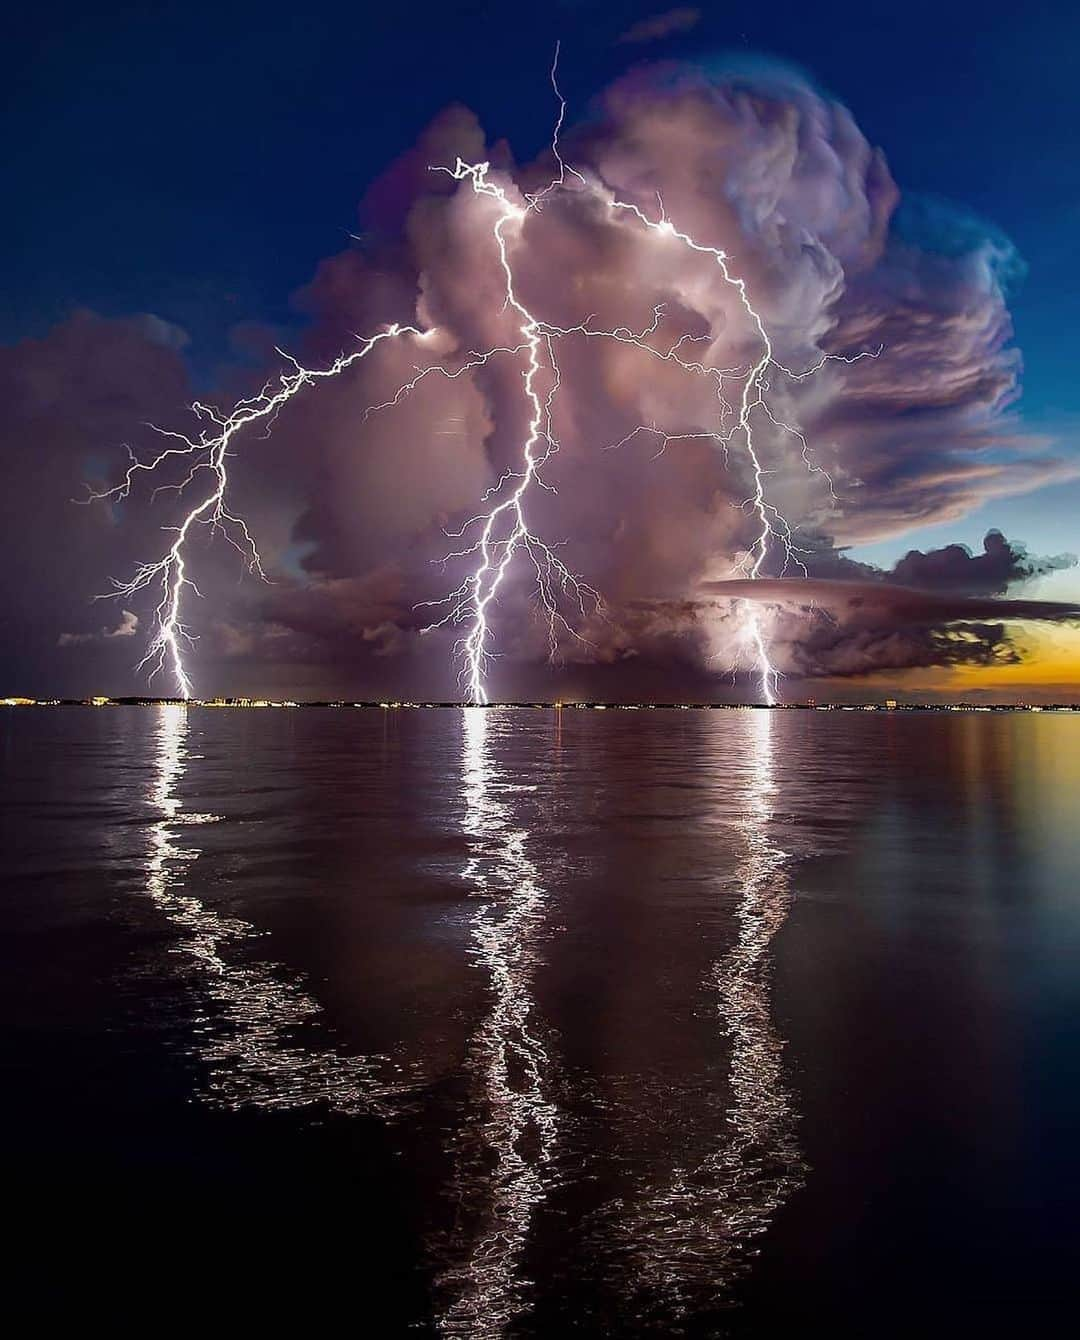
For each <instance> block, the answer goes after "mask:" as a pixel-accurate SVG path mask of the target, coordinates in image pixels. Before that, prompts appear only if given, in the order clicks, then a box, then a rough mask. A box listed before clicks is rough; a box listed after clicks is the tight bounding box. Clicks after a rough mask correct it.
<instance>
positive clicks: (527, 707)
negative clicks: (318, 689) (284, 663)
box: [0, 697, 1080, 712]
mask: <svg viewBox="0 0 1080 1340" xmlns="http://www.w3.org/2000/svg"><path fill="white" fill-rule="evenodd" d="M0 707H92V708H101V707H185V708H188V709H193V708H211V709H214V710H220V709H222V708H233V709H236V710H240V709H244V710H253V709H274V708H276V709H279V710H280V709H282V708H313V707H316V708H333V709H337V710H353V711H357V710H360V711H382V712H386V711H439V710H446V709H453V710H455V711H460V710H461V709H462V708H466V707H468V708H470V709H473V708H480V709H482V710H485V711H489V710H497V709H500V708H502V709H507V708H512V709H515V710H520V711H568V712H746V711H755V712H1080V703H971V702H956V703H904V702H899V701H893V700H886V701H885V702H881V703H843V702H836V703H833V702H830V703H818V702H801V703H774V704H772V705H771V706H770V705H769V704H767V703H604V702H499V703H462V702H404V701H393V702H347V701H344V700H317V701H308V702H300V701H294V700H292V699H288V700H282V701H276V700H271V699H268V698H198V699H196V698H191V699H184V698H103V697H95V698H23V697H10V698H0Z"/></svg>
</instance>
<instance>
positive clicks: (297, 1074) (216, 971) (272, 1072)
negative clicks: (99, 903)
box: [145, 706, 386, 1113]
mask: <svg viewBox="0 0 1080 1340" xmlns="http://www.w3.org/2000/svg"><path fill="white" fill-rule="evenodd" d="M189 729H190V722H189V717H188V709H187V708H186V707H182V706H163V707H161V708H159V709H158V713H157V723H156V727H155V734H154V746H153V777H152V782H151V787H150V793H149V800H150V805H151V807H152V810H153V812H154V815H155V817H154V820H153V822H152V823H151V825H150V829H149V843H150V846H149V852H148V855H147V860H146V867H145V875H146V878H145V889H146V893H147V894H148V896H149V898H150V900H151V902H152V903H153V905H154V906H155V907H156V908H157V910H158V911H159V912H160V913H161V914H162V915H163V916H164V917H165V918H166V919H167V921H168V922H169V924H170V925H171V927H172V929H173V931H174V932H175V933H176V941H175V943H174V945H173V946H172V949H171V952H172V953H173V954H176V955H179V956H180V957H181V958H182V959H183V960H184V961H185V964H186V967H187V969H188V970H189V973H190V977H191V979H192V981H193V983H194V985H195V987H196V989H197V991H198V993H199V995H200V997H201V998H202V1000H203V1001H204V1002H205V1004H204V1005H203V1006H201V1007H200V1009H199V1013H198V1015H197V1017H196V1019H195V1021H194V1026H193V1027H192V1029H191V1036H192V1038H193V1039H194V1044H193V1045H194V1050H195V1053H196V1055H197V1057H198V1059H199V1060H200V1061H201V1062H202V1063H203V1064H204V1065H205V1066H206V1068H207V1074H208V1079H207V1093H206V1094H205V1097H206V1099H207V1101H209V1102H211V1103H212V1104H214V1105H217V1106H222V1107H226V1108H231V1109H236V1108H241V1107H248V1106H252V1107H263V1108H275V1109H287V1108H297V1107H306V1106H309V1105H313V1104H322V1105H324V1106H326V1107H329V1108H330V1109H331V1110H333V1111H337V1112H343V1113H356V1112H360V1111H368V1110H370V1109H371V1108H372V1107H377V1106H378V1103H379V1100H380V1098H381V1097H383V1096H385V1092H386V1089H385V1085H382V1084H381V1083H380V1082H378V1081H377V1078H376V1067H377V1065H378V1064H379V1062H380V1060H381V1058H374V1057H365V1056H349V1055H345V1054H342V1053H339V1052H337V1051H335V1050H333V1049H330V1048H326V1047H322V1046H318V1045H314V1046H313V1045H312V1044H311V1041H310V1039H306V1038H305V1037H304V1034H303V1030H304V1028H305V1026H310V1025H311V1024H312V1022H313V1021H315V1020H316V1019H317V1016H319V1015H320V1013H321V1007H320V1005H319V1004H318V1002H317V1001H316V1000H315V999H314V998H313V997H312V996H311V995H309V994H308V992H307V991H306V990H305V989H304V987H303V985H302V984H301V982H300V980H299V979H298V978H297V977H296V976H295V975H293V974H291V973H289V972H288V971H287V970H286V969H285V968H284V967H283V966H282V965H281V964H278V963H274V962H269V961H259V960H247V961H245V960H244V958H243V947H244V944H245V942H247V941H249V940H251V939H253V938H255V937H256V936H258V934H259V932H258V931H257V930H256V928H255V927H254V926H253V925H252V924H251V923H250V922H248V921H244V920H243V919H242V918H240V917H233V916H227V915H224V914H222V913H221V912H218V911H217V910H215V909H214V908H213V907H211V906H210V905H209V904H208V903H207V902H204V901H202V900H200V899H199V898H196V897H194V896H193V895H192V894H190V893H187V892H186V891H185V889H186V885H187V882H188V881H187V872H188V870H189V869H190V867H191V865H192V863H193V862H195V861H196V860H197V859H198V858H199V855H200V849H199V847H198V846H197V845H196V843H197V841H198V832H199V829H200V828H201V827H203V826H205V825H207V824H212V823H215V822H217V821H218V820H219V818H220V817H221V816H219V815H216V814H200V813H194V812H190V811H186V810H185V809H184V808H183V802H182V800H181V798H180V794H179V792H180V787H181V784H182V782H183V779H184V774H185V769H186V766H187V760H188V746H187V739H188V732H189Z"/></svg>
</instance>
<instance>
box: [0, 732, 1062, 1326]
mask: <svg viewBox="0 0 1080 1340" xmlns="http://www.w3.org/2000/svg"><path fill="white" fill-rule="evenodd" d="M0 759H2V774H0V798H2V806H3V811H2V812H3V871H4V886H5V894H4V915H3V931H4V947H3V969H4V971H3V988H2V990H3V1002H2V1003H3V1022H4V1029H3V1032H4V1078H5V1090H6V1096H5V1098H4V1100H3V1110H4V1117H5V1127H6V1132H7V1133H6V1137H5V1141H4V1155H5V1157H4V1174H3V1176H4V1186H3V1190H4V1205H5V1216H4V1217H5V1221H6V1224H7V1227H8V1230H9V1232H10V1233H11V1234H12V1243H13V1245H12V1246H11V1247H10V1248H8V1249H6V1250H5V1257H6V1260H5V1264H6V1265H7V1266H8V1267H9V1269H10V1268H12V1267H14V1270H13V1281H14V1285H13V1287H14V1288H15V1289H16V1290H17V1291H18V1292H19V1293H20V1294H21V1295H23V1296H24V1298H27V1299H29V1301H30V1302H31V1303H32V1305H33V1307H34V1308H35V1310H36V1315H37V1316H38V1317H39V1318H40V1320H41V1322H42V1323H44V1321H45V1319H46V1317H47V1316H52V1315H53V1314H56V1313H61V1314H63V1316H64V1318H65V1319H66V1320H67V1322H68V1323H69V1324H72V1325H78V1326H80V1328H81V1327H82V1326H87V1327H89V1326H91V1325H95V1326H96V1325H98V1324H100V1323H102V1322H104V1323H105V1324H108V1325H109V1327H110V1329H111V1330H112V1329H127V1328H129V1327H130V1328H131V1329H134V1330H138V1331H139V1333H140V1334H147V1333H151V1334H152V1333H157V1332H158V1331H160V1330H166V1331H168V1330H169V1329H170V1328H171V1327H173V1326H181V1325H182V1326H183V1327H184V1328H185V1329H193V1328H194V1327H196V1326H198V1327H199V1329H200V1330H206V1331H208V1332H210V1333H216V1332H218V1331H221V1330H224V1329H226V1328H227V1329H228V1330H229V1331H231V1332H234V1333H237V1334H251V1333H253V1332H256V1331H263V1330H267V1329H273V1330H275V1331H277V1330H282V1331H284V1330H286V1329H290V1330H296V1331H298V1332H300V1333H303V1334H307V1333H312V1332H316V1331H318V1330H322V1329H327V1328H329V1327H331V1326H332V1327H333V1328H334V1329H335V1331H336V1330H338V1329H341V1328H345V1332H346V1333H355V1334H357V1335H360V1336H387V1337H393V1336H412V1335H417V1336H425V1335H428V1336H439V1335H454V1336H474V1337H497V1336H504V1335H505V1336H521V1337H525V1336H529V1337H533V1336H537V1337H538V1336H563V1335H585V1336H590V1335H596V1336H631V1337H632V1336H637V1335H665V1336H692V1337H704V1336H727V1335H737V1336H751V1335H774V1334H778V1333H781V1334H782V1333H786V1332H787V1331H789V1330H792V1331H793V1330H794V1329H795V1328H796V1327H800V1328H802V1327H803V1326H805V1325H806V1324H808V1323H813V1324H816V1325H820V1326H822V1327H825V1328H827V1333H833V1334H836V1333H844V1334H853V1335H866V1336H873V1335H880V1334H891V1333H894V1332H895V1333H904V1334H912V1333H919V1334H922V1335H928V1334H929V1335H936V1334H941V1335H945V1334H948V1335H958V1334H959V1335H976V1334H986V1333H995V1334H996V1333H999V1332H1001V1333H1004V1332H1006V1331H1007V1332H1010V1333H1021V1334H1031V1333H1035V1334H1041V1333H1043V1332H1042V1330H1041V1325H1042V1323H1043V1322H1044V1321H1046V1322H1049V1321H1050V1320H1052V1319H1057V1318H1059V1317H1060V1318H1065V1317H1067V1316H1068V1315H1069V1314H1070V1313H1071V1312H1073V1311H1074V1310H1075V1302H1074V1298H1075V1288H1076V1279H1077V1267H1078V1265H1080V1254H1078V1252H1077V1245H1078V1244H1077V1224H1078V1222H1080V717H1069V716H1062V715H1050V714H1044V715H1042V716H1031V715H1006V714H1001V715H985V714H978V715H943V714H932V715H931V714H927V715H903V714H895V713H894V714H864V713H858V712H853V713H830V714H825V713H814V712H767V711H742V712H709V711H677V710H657V711H637V712H615V711H608V712H606V713H596V712H575V711H562V712H556V711H516V710H512V709H490V710H487V711H485V710H481V709H466V710H461V711H457V710H442V711H434V710H432V711H424V710H420V711H350V710H337V711H335V710H332V709H326V710H322V709H310V710H302V711H280V712H273V711H259V712H255V711H209V710H191V711H186V710H184V709H182V708H169V707H162V708H106V709H100V710H97V711H92V710H78V709H52V710H48V709H45V710H35V709H19V710H12V711H8V712H5V713H4V714H3V715H2V716H0ZM12 1297H13V1295H12V1294H11V1293H10V1292H9V1296H8V1301H9V1304H10V1302H11V1300H12ZM1018 1322H1019V1331H1018V1330H1017V1323H1018ZM913 1327H914V1331H913Z"/></svg>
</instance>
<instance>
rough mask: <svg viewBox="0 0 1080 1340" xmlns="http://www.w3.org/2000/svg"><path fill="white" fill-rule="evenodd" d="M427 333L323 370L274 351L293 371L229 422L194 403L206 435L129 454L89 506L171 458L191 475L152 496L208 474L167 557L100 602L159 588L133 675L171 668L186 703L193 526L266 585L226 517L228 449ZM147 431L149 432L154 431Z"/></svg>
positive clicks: (251, 548) (233, 518)
mask: <svg viewBox="0 0 1080 1340" xmlns="http://www.w3.org/2000/svg"><path fill="white" fill-rule="evenodd" d="M424 334H425V332H423V331H420V330H418V329H417V328H416V327H415V326H397V325H393V326H389V327H387V329H386V330H384V331H380V332H379V333H378V334H376V335H372V336H371V337H370V338H368V339H366V340H363V341H361V343H360V345H359V347H358V348H356V349H354V350H353V351H352V352H351V353H348V354H341V355H339V357H338V358H336V359H335V360H334V362H333V363H332V364H331V365H330V366H329V367H326V368H305V367H301V365H300V364H299V363H298V362H297V361H296V359H295V358H293V357H292V356H291V355H289V354H287V353H285V352H284V351H282V350H280V349H279V350H278V353H279V354H281V356H282V358H284V359H286V360H287V362H288V363H289V364H290V366H291V367H292V371H291V372H283V373H279V374H278V379H277V387H276V389H274V387H273V383H271V382H268V383H267V384H266V385H265V386H264V387H263V388H262V390H261V391H260V392H259V393H258V395H255V396H250V397H248V398H247V399H244V400H240V401H238V402H237V403H236V405H235V406H234V407H233V409H232V410H231V411H230V412H229V413H228V414H226V415H223V414H221V412H220V411H219V410H217V409H215V408H214V407H213V406H212V405H205V404H202V403H201V402H199V401H196V402H195V404H194V405H192V410H193V412H194V413H195V414H196V415H197V417H198V418H200V419H202V420H206V421H208V422H209V423H210V424H212V425H213V427H212V428H211V429H203V430H202V431H201V432H200V433H199V435H198V436H197V437H188V436H187V435H186V434H184V433H179V432H174V431H172V430H169V429H162V428H155V429H154V431H155V432H157V433H159V434H160V435H161V436H162V437H165V438H168V439H171V440H173V441H176V442H179V443H180V444H181V445H180V446H171V447H165V448H164V449H163V450H162V451H160V452H159V453H158V454H157V456H155V457H154V458H153V459H152V460H148V461H143V460H139V459H138V458H137V457H136V456H135V454H134V453H133V452H131V451H130V448H129V455H130V457H131V463H130V464H129V465H128V468H127V470H126V472H125V474H124V478H123V480H122V481H121V483H119V484H117V485H116V486H115V487H113V488H111V489H106V490H104V491H103V492H99V493H91V494H90V497H89V498H88V499H87V500H86V501H93V500H95V499H113V500H116V501H120V500H122V499H124V498H126V497H128V495H129V494H130V493H131V489H132V486H133V485H134V483H135V480H136V479H137V478H138V476H139V475H140V474H141V473H143V472H145V473H147V474H153V473H154V472H156V471H158V470H159V469H161V468H162V467H163V466H165V465H166V464H167V463H170V462H172V461H173V460H175V459H176V458H181V459H183V460H184V461H185V463H189V465H190V468H189V470H188V473H187V475H186V477H185V478H184V479H182V480H181V481H180V483H178V484H164V485H159V486H158V487H157V488H156V489H155V490H154V494H153V495H152V496H156V495H157V494H158V493H161V492H163V491H166V490H173V491H175V492H176V493H177V494H180V495H182V494H184V493H185V492H186V491H187V489H188V488H189V487H190V486H191V485H193V484H194V483H195V481H196V479H199V478H202V477H203V475H204V474H207V475H209V481H208V483H209V490H208V492H206V493H205V494H204V496H203V497H202V498H201V499H200V501H199V502H197V503H196V504H195V505H194V506H193V507H192V508H191V509H190V510H189V511H188V513H187V515H186V516H185V517H184V518H183V520H182V521H181V522H180V524H179V525H178V526H168V527H163V529H165V530H167V531H170V532H175V536H176V538H175V539H174V540H173V542H172V544H171V545H169V547H168V549H167V550H166V552H165V553H164V554H163V555H162V556H161V557H160V558H158V559H155V560H153V561H151V562H147V563H140V564H139V565H138V567H137V568H136V569H135V573H134V575H133V576H132V577H131V578H129V579H128V580H127V581H118V580H115V579H114V581H113V590H112V591H110V592H108V593H107V596H105V597H102V598H104V599H108V598H116V599H123V598H127V597H130V596H133V595H134V594H135V593H136V592H137V591H142V590H144V589H145V588H146V587H148V586H151V585H153V584H155V583H158V584H160V587H161V599H160V600H159V602H158V605H157V609H156V610H155V624H154V633H153V636H152V638H151V641H150V645H149V647H148V648H147V651H146V655H145V656H143V658H142V660H141V661H139V663H138V666H137V667H136V668H137V669H140V670H141V669H142V668H143V667H144V666H147V665H149V667H150V674H149V678H150V679H153V677H154V676H155V675H156V674H158V673H159V672H160V671H161V670H163V669H164V668H165V666H166V664H168V665H169V666H170V667H171V669H172V672H173V678H174V680H175V682H176V687H177V690H178V692H179V694H180V696H181V697H182V698H185V699H187V698H190V697H191V679H190V677H189V675H188V672H187V670H186V668H185V666H184V658H183V648H184V647H186V646H188V645H190V644H191V643H192V642H193V641H194V637H193V635H192V634H191V632H190V631H189V630H188V628H187V626H186V625H185V624H184V622H183V620H182V618H181V611H182V603H183V597H184V593H185V591H186V590H188V589H189V588H190V589H191V590H192V591H194V592H195V594H196V595H199V594H200V592H199V588H198V587H197V586H196V584H195V582H194V581H193V580H192V578H191V577H189V576H188V572H187V553H186V551H187V544H188V540H189V538H190V535H191V533H192V531H193V530H194V528H195V527H196V526H197V525H204V526H209V527H210V529H211V531H218V532H220V533H221V534H223V535H224V536H225V538H226V539H227V540H228V541H229V543H230V544H232V545H233V547H234V548H236V549H237V550H239V552H240V553H241V554H242V555H243V556H244V557H245V558H246V560H247V563H248V568H249V571H251V572H254V573H256V574H258V575H259V576H260V577H263V578H264V579H265V573H264V572H263V566H262V559H261V558H260V556H259V551H258V548H257V547H256V544H255V540H254V538H253V536H252V534H251V532H250V530H249V529H248V526H247V523H246V522H245V521H244V520H243V518H242V517H239V516H237V515H235V514H234V513H233V512H232V511H230V509H229V505H228V502H227V495H228V488H229V467H228V461H229V457H230V455H231V452H230V450H229V448H230V447H231V446H232V443H233V440H234V439H235V438H236V436H237V435H238V434H239V433H240V432H241V430H242V429H244V428H247V427H248V426H249V425H250V424H253V423H258V422H260V421H261V422H262V423H264V424H265V426H266V428H267V429H269V428H270V427H272V425H273V422H274V419H275V417H276V416H277V414H278V412H279V411H280V410H281V408H282V406H283V405H285V404H286V403H287V402H288V401H289V400H291V399H292V398H293V396H295V395H296V394H297V392H298V391H300V390H301V389H302V388H303V387H305V386H309V385H312V384H313V383H315V382H317V381H320V380H323V379H325V378H328V377H337V376H338V375H339V374H340V373H342V372H344V371H345V369H346V368H349V367H352V365H353V364H354V363H357V362H359V361H360V360H361V359H363V358H366V357H367V356H368V354H370V353H371V351H372V350H373V349H374V348H375V347H376V346H377V345H379V344H381V343H382V342H383V341H384V340H392V339H396V338H398V337H399V336H402V335H414V336H416V337H417V338H422V337H423V336H424ZM150 426H151V427H154V425H150ZM237 535H239V537H240V538H239V539H237Z"/></svg>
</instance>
